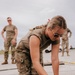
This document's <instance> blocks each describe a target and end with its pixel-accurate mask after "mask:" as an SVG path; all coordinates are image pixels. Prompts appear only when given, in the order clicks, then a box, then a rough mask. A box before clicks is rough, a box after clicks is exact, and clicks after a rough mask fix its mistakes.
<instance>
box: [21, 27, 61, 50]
mask: <svg viewBox="0 0 75 75" xmlns="http://www.w3.org/2000/svg"><path fill="white" fill-rule="evenodd" d="M44 32H45V28H41V29H35V30H32V31H29V32H28V33H27V35H25V37H23V38H22V39H21V41H22V42H23V45H24V47H26V48H27V49H29V38H30V37H31V36H32V35H35V36H37V37H38V38H39V39H40V42H41V44H40V49H41V50H44V49H45V48H47V47H48V46H49V45H50V44H58V43H60V40H56V41H52V40H51V39H50V38H48V37H46V35H45V33H44Z"/></svg>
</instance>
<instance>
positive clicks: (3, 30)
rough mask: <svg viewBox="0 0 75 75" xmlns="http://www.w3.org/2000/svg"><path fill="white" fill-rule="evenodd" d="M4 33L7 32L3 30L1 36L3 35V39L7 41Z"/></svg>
mask: <svg viewBox="0 0 75 75" xmlns="http://www.w3.org/2000/svg"><path fill="white" fill-rule="evenodd" d="M4 32H5V31H4V30H2V31H1V35H2V38H3V39H4V40H5V37H4Z"/></svg>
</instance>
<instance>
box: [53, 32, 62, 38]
mask: <svg viewBox="0 0 75 75" xmlns="http://www.w3.org/2000/svg"><path fill="white" fill-rule="evenodd" d="M59 36H60V37H62V34H58V33H55V34H54V37H56V38H57V37H59Z"/></svg>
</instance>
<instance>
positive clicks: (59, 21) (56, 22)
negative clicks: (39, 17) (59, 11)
mask: <svg viewBox="0 0 75 75" xmlns="http://www.w3.org/2000/svg"><path fill="white" fill-rule="evenodd" d="M56 26H59V27H61V28H63V29H66V28H67V24H66V20H65V19H64V18H63V17H62V16H55V17H53V18H52V19H51V20H50V22H49V23H48V25H47V28H52V29H53V28H55V27H56Z"/></svg>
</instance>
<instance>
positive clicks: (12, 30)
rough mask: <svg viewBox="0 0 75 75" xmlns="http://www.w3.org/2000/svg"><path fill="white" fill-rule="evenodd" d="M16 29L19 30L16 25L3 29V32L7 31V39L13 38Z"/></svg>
mask: <svg viewBox="0 0 75 75" xmlns="http://www.w3.org/2000/svg"><path fill="white" fill-rule="evenodd" d="M15 29H17V27H16V26H15V25H6V26H5V27H4V28H3V30H4V31H6V38H13V37H14V35H15Z"/></svg>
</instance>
